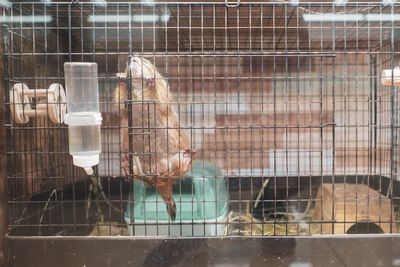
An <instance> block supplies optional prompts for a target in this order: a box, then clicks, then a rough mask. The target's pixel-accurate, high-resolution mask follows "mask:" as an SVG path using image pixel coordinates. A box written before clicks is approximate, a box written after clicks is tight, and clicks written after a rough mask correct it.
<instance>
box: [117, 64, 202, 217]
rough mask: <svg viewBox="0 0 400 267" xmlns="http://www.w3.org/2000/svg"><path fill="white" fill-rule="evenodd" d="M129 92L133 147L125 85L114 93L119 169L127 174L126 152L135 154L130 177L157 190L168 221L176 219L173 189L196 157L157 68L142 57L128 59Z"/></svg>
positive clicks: (127, 160)
mask: <svg viewBox="0 0 400 267" xmlns="http://www.w3.org/2000/svg"><path fill="white" fill-rule="evenodd" d="M128 71H130V73H131V78H132V79H131V88H132V99H131V107H132V125H131V134H132V137H133V138H132V145H131V147H129V137H128V108H127V107H126V106H127V105H126V100H128V89H127V83H124V82H122V83H120V84H119V86H118V87H117V88H116V90H115V93H114V100H115V102H117V103H119V108H120V111H121V139H122V147H121V149H122V152H123V156H122V158H121V167H122V168H123V169H124V171H125V172H126V173H127V174H129V156H128V155H127V154H126V153H128V152H131V153H134V156H133V162H131V164H132V169H133V174H132V176H133V177H134V178H135V179H139V180H141V181H143V182H144V183H145V184H146V185H149V186H154V187H156V188H157V190H158V192H159V193H160V195H161V197H162V198H163V200H164V201H165V204H166V205H167V211H168V214H169V216H170V218H171V220H175V218H176V205H175V201H174V199H173V197H172V186H173V184H174V183H175V182H176V181H177V179H179V178H181V177H183V175H184V174H185V173H186V172H187V171H188V170H189V168H190V165H191V162H192V158H193V156H194V154H195V152H194V151H193V150H191V149H190V147H189V137H188V133H187V131H186V130H185V129H183V128H182V127H181V125H180V120H179V117H178V114H177V113H176V112H175V111H174V110H173V109H172V95H171V92H170V91H169V87H168V84H167V82H166V81H165V79H164V78H163V77H162V76H161V74H160V73H159V72H158V71H157V69H156V67H155V66H154V65H153V64H152V63H151V62H150V61H149V60H147V59H145V58H142V57H131V58H130V59H129V62H128V70H127V72H128Z"/></svg>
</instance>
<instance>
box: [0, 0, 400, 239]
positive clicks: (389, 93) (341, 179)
mask: <svg viewBox="0 0 400 267" xmlns="http://www.w3.org/2000/svg"><path fill="white" fill-rule="evenodd" d="M399 11H400V6H399V5H398V4H396V3H395V4H393V5H388V6H383V5H381V4H379V3H347V4H346V5H344V6H337V5H333V4H332V3H311V2H310V3H299V4H298V5H292V4H290V3H283V2H275V3H272V2H271V3H259V2H242V3H240V5H239V6H238V7H228V6H227V5H226V4H225V3H205V2H196V3H180V2H165V3H164V2H163V3H152V4H144V3H124V2H119V3H107V5H104V6H101V5H96V4H95V3H86V2H81V3H61V2H52V3H48V4H45V3H38V2H16V3H12V6H11V7H10V8H8V9H4V10H3V15H4V16H3V18H4V20H3V25H4V27H3V39H4V40H3V41H4V44H5V53H4V56H5V62H4V64H5V70H6V73H5V83H6V88H10V87H11V86H12V85H14V84H15V83H19V82H23V83H25V84H27V85H28V86H29V88H30V89H32V90H34V92H36V89H38V88H47V87H48V86H49V85H50V84H51V83H61V84H63V85H64V82H65V81H64V69H63V64H64V62H81V61H82V62H85V61H89V62H97V63H98V68H99V87H100V104H101V112H102V115H103V118H104V120H103V124H102V127H101V134H102V154H101V159H100V164H99V166H98V168H97V169H96V175H97V180H96V181H100V182H101V183H100V184H101V185H102V189H99V188H98V187H96V186H95V185H93V182H92V180H91V179H88V177H87V176H86V175H85V174H84V172H83V170H81V169H79V168H77V167H74V166H73V165H72V160H71V156H70V155H69V152H68V130H67V127H66V125H64V124H55V123H53V122H52V121H51V120H50V119H48V118H31V119H30V121H29V122H28V123H27V124H17V123H16V121H15V119H14V118H13V117H12V112H11V111H12V110H13V108H15V107H14V106H15V105H16V104H18V103H17V102H16V101H15V99H10V98H12V97H13V96H12V95H10V93H9V92H8V90H6V105H7V114H6V115H7V124H6V125H5V126H6V127H7V140H8V145H7V163H8V173H7V177H8V185H9V210H10V212H9V217H10V218H9V222H10V225H9V228H10V234H11V235H23V236H24V235H25V236H30V235H89V234H90V235H126V234H128V232H127V225H128V226H129V227H130V228H129V227H128V228H129V229H130V233H131V234H136V235H176V236H183V235H192V236H206V235H216V234H220V235H230V236H232V235H233V236H235V235H284V236H286V235H296V236H297V235H314V234H332V233H333V234H337V233H346V232H347V233H350V232H351V231H350V228H351V229H352V231H355V232H359V233H361V232H362V233H376V232H377V231H378V232H379V231H381V232H386V233H396V232H397V223H398V215H397V214H398V203H399V198H398V165H399V159H398V153H399V148H398V112H399V110H398V100H399V96H398V91H397V90H398V88H397V87H395V86H383V85H382V84H381V82H380V80H381V73H382V70H384V69H394V68H395V67H396V66H397V65H398V64H399V63H398V58H399V56H398V55H399V49H398V48H399V30H397V28H399V26H400V25H399V24H400V20H399V19H398V15H396V14H398V13H399ZM335 15H336V17H335ZM335 18H336V19H335ZM133 55H135V56H138V57H144V58H146V59H148V60H150V61H151V62H152V64H154V66H155V68H156V69H157V70H158V71H159V72H160V73H161V75H162V79H164V80H165V81H167V82H168V84H169V88H170V93H171V94H172V95H173V99H174V100H172V103H171V105H172V106H173V108H174V110H175V111H176V112H177V114H178V125H179V127H178V128H180V129H182V130H184V131H187V133H188V136H189V140H190V148H192V149H196V151H197V153H196V154H197V159H196V162H197V165H196V166H197V167H198V168H199V171H200V172H201V173H202V175H203V176H204V172H205V169H206V167H205V166H208V165H209V164H211V165H212V166H214V167H215V166H216V169H220V170H221V173H217V172H215V173H214V174H212V175H211V178H213V179H211V181H213V182H212V183H214V186H212V187H210V188H206V183H205V182H204V180H206V177H203V178H198V179H197V180H200V181H202V180H203V182H199V184H200V186H199V187H198V188H195V185H194V182H189V183H188V184H186V183H185V182H183V181H184V180H182V179H181V180H178V181H177V182H176V184H175V186H174V198H175V202H176V205H177V209H178V211H177V216H178V219H177V220H175V221H171V220H170V219H169V218H168V217H165V214H164V213H165V211H162V210H164V209H165V204H164V201H163V199H162V198H161V197H160V196H159V194H158V192H157V191H156V192H153V191H149V190H150V189H149V190H148V189H144V192H143V194H144V196H143V199H146V194H153V193H154V194H155V198H154V199H153V200H152V201H153V202H151V201H147V202H146V201H144V200H143V199H142V200H141V203H138V202H140V201H137V200H136V201H134V197H135V196H134V193H136V192H138V191H137V187H138V186H140V184H138V183H137V182H133V179H132V177H127V176H126V175H125V173H124V172H123V171H122V170H121V168H120V165H121V164H122V162H121V155H122V154H123V153H122V151H121V143H122V138H121V132H123V131H129V133H130V135H129V136H130V137H129V138H130V142H132V140H133V139H134V138H141V139H142V140H143V141H142V143H143V150H142V151H129V155H131V158H132V155H134V154H135V153H136V154H137V155H138V156H139V157H140V158H141V159H142V160H143V159H144V158H145V157H150V158H151V157H157V148H155V151H150V150H151V148H152V147H153V148H154V146H155V147H157V144H155V145H154V144H151V142H153V141H154V140H152V139H151V138H147V139H146V137H145V134H144V132H145V131H148V132H151V131H152V130H153V131H159V132H161V131H162V130H165V129H166V128H168V129H167V130H170V129H173V128H174V127H176V126H171V125H168V123H167V125H166V126H165V127H159V126H154V125H151V124H150V123H148V124H147V125H144V124H143V125H142V127H136V128H135V127H134V126H132V125H131V127H128V126H123V125H122V124H121V119H122V115H121V114H122V112H123V111H122V106H123V105H126V106H127V107H128V108H129V107H130V108H132V107H134V106H135V105H136V106H138V105H140V108H141V109H142V113H141V114H142V115H143V116H144V115H147V116H151V114H153V115H152V116H155V115H154V113H151V109H154V108H155V104H154V101H153V102H152V101H145V100H144V99H142V100H141V101H132V100H131V101H123V100H120V101H115V100H114V99H113V91H114V90H115V88H116V87H117V88H118V86H120V85H118V84H119V82H120V78H118V76H117V75H116V74H117V73H121V72H125V71H126V64H127V58H128V56H133ZM130 81H131V80H129V79H128V82H127V83H128V91H131V90H132V88H130V87H131V86H130ZM129 88H130V90H129ZM23 93H24V92H23ZM11 100H13V101H11ZM117 102H119V103H117ZM39 104H41V102H40V99H39V98H38V97H35V95H34V97H33V98H32V102H31V103H30V106H31V107H32V108H35V107H37V106H38V105H39ZM47 105H49V103H47ZM23 112H24V111H23ZM141 114H140V113H139V114H133V113H132V112H130V113H129V120H130V124H132V122H133V121H134V120H135V119H137V117H136V118H135V116H141ZM142 119H143V118H142ZM148 121H150V119H149V120H148ZM128 128H129V129H128ZM135 131H139V133H140V132H141V134H135ZM167 132H168V131H167ZM138 140H140V139H138ZM167 140H168V138H167ZM145 141H146V142H145ZM167 143H168V141H167ZM136 154H135V155H136ZM193 166H194V164H192V172H193ZM131 167H132V166H131ZM131 170H132V169H131ZM189 180H190V179H189ZM194 180H195V179H194ZM194 180H193V181H194ZM136 181H137V180H136ZM221 181H222V183H221ZM217 184H219V185H220V186H222V188H223V187H226V194H225V195H226V198H224V196H223V195H222V194H221V193H218V190H217ZM94 188H97V190H100V191H102V190H103V191H104V194H105V197H106V199H107V201H106V200H105V199H104V198H102V197H101V196H99V194H100V193H99V191H97V197H98V198H94V199H92V201H90V202H89V201H88V199H91V198H93V196H94V195H96V192H93V190H94ZM185 190H188V191H187V192H186V193H188V194H189V195H191V198H190V200H189V206H187V203H186V202H185V200H184V199H183V197H182V196H183V194H184V192H183V191H185ZM200 192H203V194H206V193H204V192H213V193H214V195H213V196H214V198H211V199H206V198H205V197H199V196H198V195H196V194H199V193H200ZM136 194H137V193H136ZM224 199H225V202H226V203H227V208H226V212H225V213H224V217H223V218H222V219H221V218H218V216H216V214H217V209H218V206H219V205H223V204H224V203H223V201H224ZM207 203H211V206H212V207H213V209H215V212H211V213H213V214H214V217H213V218H212V219H210V218H207V219H206V218H205V217H204V218H203V219H199V220H194V219H193V217H194V215H195V214H197V213H199V214H205V213H206V211H208V210H206V209H207V208H206V207H208V206H207V205H206V204H207ZM221 203H222V204H221ZM128 204H129V205H128ZM138 204H141V205H138ZM89 205H90V207H89ZM185 205H186V206H185ZM196 205H199V206H201V208H196V207H197V206H196ZM149 206H151V207H153V206H154V207H155V210H152V211H149V209H150V208H149ZM183 206H185V207H191V208H189V210H186V211H182V210H181V209H182V207H183ZM139 207H140V208H141V209H143V210H144V214H145V215H144V220H142V221H140V220H135V218H134V215H133V214H136V213H135V212H136V209H140V208H139ZM115 208H116V209H115ZM116 210H119V211H116ZM146 210H147V212H146ZM338 210H339V211H340V212H339V213H338ZM124 211H125V215H124ZM127 211H130V216H129V218H128V219H126V218H125V217H126V213H127ZM149 212H155V214H156V215H155V216H156V218H155V219H154V220H152V219H147V218H146V214H150V213H149ZM162 212H163V214H164V215H163V216H164V217H162V216H161V215H160V216H158V214H161V213H162ZM184 212H186V213H187V214H189V215H191V216H192V219H188V220H183V219H182V218H181V216H180V215H182V213H184ZM340 214H342V215H343V216H341V215H340ZM189 217H190V216H189ZM352 226H354V227H355V230H354V229H353V228H352ZM375 226H377V227H378V228H379V229H378V230H377V228H376V227H375ZM349 231H350V232H349Z"/></svg>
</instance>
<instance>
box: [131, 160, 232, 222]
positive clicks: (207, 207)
mask: <svg viewBox="0 0 400 267" xmlns="http://www.w3.org/2000/svg"><path fill="white" fill-rule="evenodd" d="M133 187H134V188H133V192H134V199H133V201H134V202H133V203H134V218H133V219H134V220H135V221H158V222H159V223H162V221H166V222H168V221H169V216H168V213H167V209H166V205H165V203H164V201H163V199H162V198H161V196H160V194H159V193H158V191H157V190H156V189H155V188H154V187H146V186H145V185H144V184H143V182H141V181H136V180H135V181H134V185H133ZM173 195H174V200H175V203H176V209H177V211H176V219H175V221H204V220H215V219H217V218H220V217H221V216H223V215H224V214H225V215H226V213H227V210H228V202H229V201H228V192H227V186H226V180H225V177H224V176H223V174H222V171H221V170H220V169H219V168H218V167H217V166H215V165H214V164H212V163H209V162H204V161H194V162H193V163H192V169H191V171H189V172H188V173H187V174H186V175H185V177H184V178H183V179H181V180H179V181H178V182H177V183H176V184H175V185H174V187H173ZM129 199H130V197H129ZM130 204H131V202H130V201H128V205H127V208H126V211H125V220H126V221H127V222H130V221H131V220H130V213H131V206H130Z"/></svg>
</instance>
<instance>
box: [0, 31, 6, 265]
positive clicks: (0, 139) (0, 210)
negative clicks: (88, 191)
mask: <svg viewBox="0 0 400 267" xmlns="http://www.w3.org/2000/svg"><path fill="white" fill-rule="evenodd" d="M2 30H3V29H1V30H0V81H1V82H0V109H1V110H0V124H1V127H0V266H6V234H7V229H8V214H7V205H8V203H7V196H8V191H7V154H6V152H7V138H6V128H5V123H6V115H5V113H6V105H5V101H6V99H5V90H6V86H5V83H4V71H5V70H4V64H3V63H4V44H3V40H4V39H3V32H2Z"/></svg>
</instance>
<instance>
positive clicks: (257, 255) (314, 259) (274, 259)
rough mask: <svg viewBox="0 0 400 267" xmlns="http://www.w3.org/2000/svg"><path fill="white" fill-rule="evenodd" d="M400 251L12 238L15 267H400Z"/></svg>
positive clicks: (375, 240)
mask: <svg viewBox="0 0 400 267" xmlns="http://www.w3.org/2000/svg"><path fill="white" fill-rule="evenodd" d="M399 250H400V235H398V234H391V235H358V236H352V237H349V236H326V237H303V238H298V237H285V238H275V237H272V238H266V237H262V238H242V237H226V238H181V239H173V238H172V239H156V238H135V237H8V238H7V251H8V263H9V266H43V267H45V266H84V265H85V264H86V266H111V265H114V266H128V265H129V266H217V265H220V264H228V265H232V266H264V265H265V264H269V265H270V266H283V265H284V266H289V265H291V264H292V263H304V264H307V265H304V266H338V265H341V266H398V265H396V264H398V262H399V261H400V257H399V254H398V251H399ZM21 251H24V253H20V252H21ZM99 251H101V253H99ZM348 251H351V253H348ZM33 255H35V256H33ZM354 255H357V256H356V257H355V256H354ZM61 263H62V264H61ZM302 266H303V265H302Z"/></svg>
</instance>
